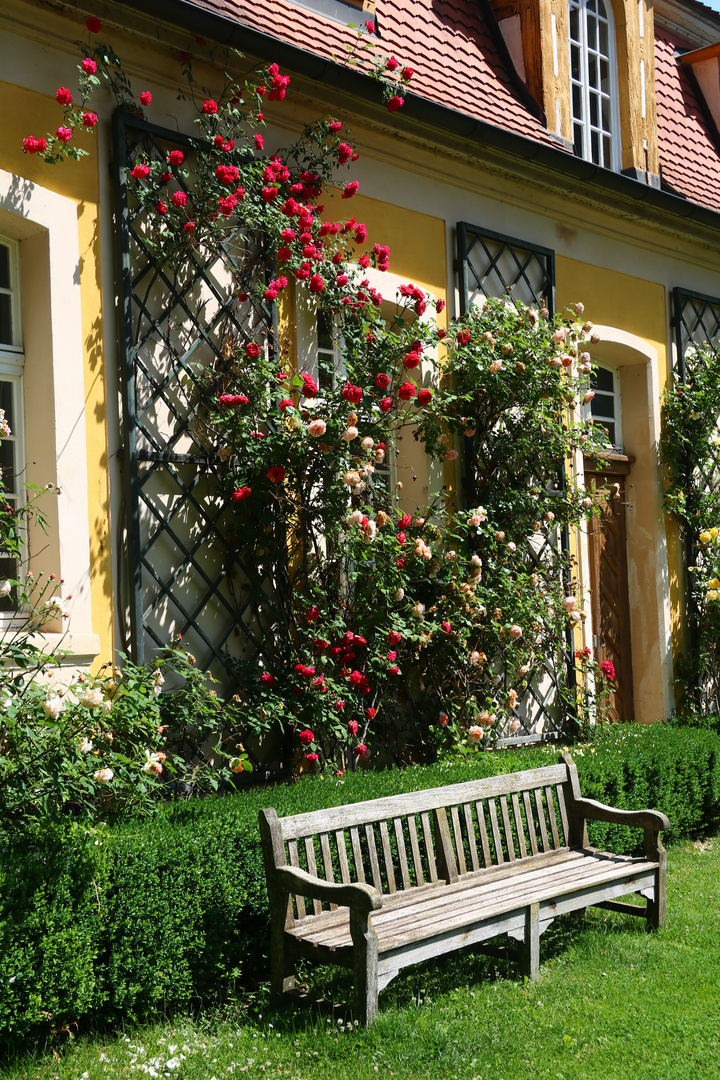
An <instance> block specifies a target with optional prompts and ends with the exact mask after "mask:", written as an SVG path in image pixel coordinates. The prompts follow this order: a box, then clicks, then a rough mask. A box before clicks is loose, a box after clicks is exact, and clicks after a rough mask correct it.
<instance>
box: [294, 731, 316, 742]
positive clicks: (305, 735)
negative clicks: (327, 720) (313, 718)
mask: <svg viewBox="0 0 720 1080" xmlns="http://www.w3.org/2000/svg"><path fill="white" fill-rule="evenodd" d="M298 738H299V740H300V742H301V743H304V744H305V746H309V745H310V743H311V742H313V740H314V739H315V736H314V735H313V733H312V731H311V730H310V728H305V730H304V731H301V732H300V734H299V735H298Z"/></svg>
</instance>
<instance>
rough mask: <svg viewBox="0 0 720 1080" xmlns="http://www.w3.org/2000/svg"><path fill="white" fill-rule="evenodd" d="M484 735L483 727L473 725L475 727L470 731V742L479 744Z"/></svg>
mask: <svg viewBox="0 0 720 1080" xmlns="http://www.w3.org/2000/svg"><path fill="white" fill-rule="evenodd" d="M484 734H485V732H484V731H483V729H482V728H481V727H478V725H477V724H473V726H472V727H471V728H469V729H468V742H470V743H479V742H480V741H481V740H482V737H483V735H484Z"/></svg>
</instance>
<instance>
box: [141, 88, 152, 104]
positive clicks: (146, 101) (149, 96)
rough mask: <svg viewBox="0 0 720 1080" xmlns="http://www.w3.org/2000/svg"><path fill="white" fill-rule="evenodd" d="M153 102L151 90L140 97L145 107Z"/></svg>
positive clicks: (145, 91)
mask: <svg viewBox="0 0 720 1080" xmlns="http://www.w3.org/2000/svg"><path fill="white" fill-rule="evenodd" d="M151 101H152V94H151V93H150V91H149V90H143V92H142V94H141V95H140V104H141V105H144V106H148V105H149V104H150V102H151Z"/></svg>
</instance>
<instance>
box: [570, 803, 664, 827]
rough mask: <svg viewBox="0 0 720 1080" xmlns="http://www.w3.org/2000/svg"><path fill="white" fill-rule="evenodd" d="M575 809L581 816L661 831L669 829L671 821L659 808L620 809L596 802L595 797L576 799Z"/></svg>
mask: <svg viewBox="0 0 720 1080" xmlns="http://www.w3.org/2000/svg"><path fill="white" fill-rule="evenodd" d="M575 809H576V810H577V813H578V814H579V815H580V816H581V817H585V818H590V819H591V820H592V821H610V822H612V823H613V824H615V825H630V826H634V827H636V828H639V829H650V830H652V831H653V832H659V831H660V830H661V829H669V828H670V821H669V819H668V818H667V817H666V816H665V814H661V813H660V811H659V810H618V809H617V808H616V807H614V806H606V805H605V803H600V802H596V801H595V799H582V798H581V799H576V800H575Z"/></svg>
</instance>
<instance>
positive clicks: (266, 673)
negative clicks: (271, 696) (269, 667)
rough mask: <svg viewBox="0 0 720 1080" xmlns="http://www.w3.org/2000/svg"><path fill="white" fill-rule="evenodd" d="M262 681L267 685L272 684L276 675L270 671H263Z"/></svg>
mask: <svg viewBox="0 0 720 1080" xmlns="http://www.w3.org/2000/svg"><path fill="white" fill-rule="evenodd" d="M260 682H262V683H265V685H266V686H272V685H273V684H274V682H275V676H274V675H271V674H270V672H269V671H263V673H262V675H261V676H260Z"/></svg>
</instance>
